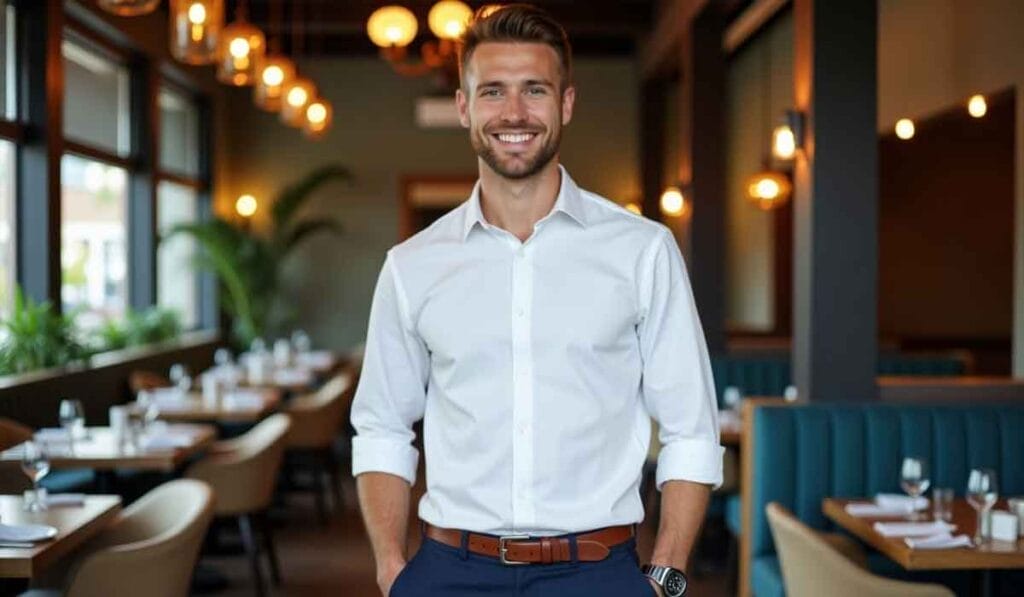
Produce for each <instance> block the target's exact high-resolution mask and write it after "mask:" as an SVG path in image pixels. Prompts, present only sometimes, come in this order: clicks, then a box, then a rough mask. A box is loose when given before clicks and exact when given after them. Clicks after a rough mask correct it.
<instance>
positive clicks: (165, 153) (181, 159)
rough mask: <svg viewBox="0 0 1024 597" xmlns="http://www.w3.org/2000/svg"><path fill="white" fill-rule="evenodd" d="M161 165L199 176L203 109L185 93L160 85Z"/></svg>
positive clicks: (164, 168) (175, 171) (189, 175)
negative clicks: (200, 122)
mask: <svg viewBox="0 0 1024 597" xmlns="http://www.w3.org/2000/svg"><path fill="white" fill-rule="evenodd" d="M159 103H160V169H161V170H163V171H165V172H172V173H174V174H178V175H180V176H186V177H192V178H195V177H198V176H199V109H198V107H197V106H196V105H195V102H193V101H191V99H189V98H188V97H186V96H185V95H184V94H182V93H179V92H178V91H176V90H174V89H171V88H170V87H167V86H164V87H161V89H160V95H159Z"/></svg>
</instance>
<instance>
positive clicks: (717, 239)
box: [679, 3, 726, 353]
mask: <svg viewBox="0 0 1024 597" xmlns="http://www.w3.org/2000/svg"><path fill="white" fill-rule="evenodd" d="M690 23H691V24H690V28H689V31H687V33H686V35H684V37H683V44H682V62H681V64H682V86H683V87H682V89H683V91H682V94H681V96H682V97H681V101H682V104H683V105H682V110H681V112H680V113H681V115H682V117H681V118H680V126H681V131H680V133H681V134H680V137H679V138H680V151H679V160H680V164H679V179H680V180H681V181H683V182H684V183H686V184H687V186H688V189H684V190H687V191H688V192H689V193H688V194H689V199H691V200H692V201H693V203H692V205H693V212H692V216H691V218H690V221H689V245H690V246H689V249H690V250H689V256H690V260H689V266H690V278H691V281H692V283H693V293H694V298H695V300H696V303H697V310H698V311H699V313H700V318H701V322H702V324H703V326H704V336H705V338H706V340H707V343H708V350H709V351H710V352H712V353H720V352H724V351H725V349H726V334H725V279H726V276H725V201H726V197H725V180H726V179H725V126H724V123H725V104H726V102H725V69H726V60H725V53H724V51H723V50H722V35H723V33H724V31H725V17H724V15H723V14H722V13H721V11H720V10H719V8H718V5H717V4H715V3H710V4H709V6H707V7H705V8H704V10H702V11H701V12H700V13H699V14H697V15H696V17H695V18H694V19H693V20H692V21H690Z"/></svg>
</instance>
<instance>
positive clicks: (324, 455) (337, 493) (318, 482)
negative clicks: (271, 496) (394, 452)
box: [286, 370, 355, 522]
mask: <svg viewBox="0 0 1024 597" xmlns="http://www.w3.org/2000/svg"><path fill="white" fill-rule="evenodd" d="M354 394H355V375H354V373H353V372H352V371H350V370H345V371H342V372H341V373H339V374H338V375H335V376H334V377H332V378H331V379H330V380H329V381H328V382H327V383H325V384H324V385H323V386H322V387H321V388H320V389H319V390H317V391H316V392H313V393H311V394H305V395H303V396H297V397H295V398H294V399H292V400H291V402H289V403H288V406H287V413H288V415H289V416H290V417H291V419H292V426H291V429H290V430H289V431H288V437H287V441H286V446H287V462H288V464H289V468H290V469H292V470H294V469H297V468H305V469H308V470H309V471H310V472H311V474H312V479H313V486H312V490H313V492H314V495H315V496H316V505H317V511H318V512H319V513H320V520H321V521H322V522H326V521H327V510H326V507H325V504H324V494H325V490H324V486H323V478H324V476H325V474H326V476H327V477H328V478H329V479H330V484H331V488H330V489H331V495H332V496H333V497H334V507H335V509H339V510H340V509H341V508H342V506H343V503H342V496H341V479H340V475H339V465H338V459H337V457H336V456H335V453H334V441H335V439H336V438H337V437H338V432H339V431H340V430H341V428H342V425H343V423H344V421H345V418H346V417H345V414H346V412H347V410H348V408H349V406H350V405H351V403H352V397H353V395H354Z"/></svg>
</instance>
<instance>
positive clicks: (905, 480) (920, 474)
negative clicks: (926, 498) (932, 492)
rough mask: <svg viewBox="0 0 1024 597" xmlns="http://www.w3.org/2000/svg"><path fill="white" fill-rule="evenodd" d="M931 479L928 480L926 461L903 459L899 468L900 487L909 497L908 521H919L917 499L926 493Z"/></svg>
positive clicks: (921, 459) (910, 458)
mask: <svg viewBox="0 0 1024 597" xmlns="http://www.w3.org/2000/svg"><path fill="white" fill-rule="evenodd" d="M929 485H931V479H929V478H928V461H927V460H925V459H924V458H913V457H908V458H904V459H903V466H902V467H901V468H900V487H902V488H903V491H905V492H906V493H907V495H909V496H910V504H911V505H910V520H921V514H920V513H919V512H918V510H917V498H918V497H920V496H921V494H923V493H924V492H926V491H928V486H929Z"/></svg>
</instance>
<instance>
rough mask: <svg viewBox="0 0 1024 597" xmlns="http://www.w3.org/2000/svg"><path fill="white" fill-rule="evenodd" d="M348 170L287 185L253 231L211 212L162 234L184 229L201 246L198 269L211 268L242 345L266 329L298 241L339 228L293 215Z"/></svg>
mask: <svg viewBox="0 0 1024 597" xmlns="http://www.w3.org/2000/svg"><path fill="white" fill-rule="evenodd" d="M349 179H350V175H349V172H348V170H346V169H345V168H342V167H340V166H336V165H331V166H325V167H322V168H319V169H317V170H314V171H313V172H311V173H310V174H308V175H307V176H305V177H303V178H302V179H301V180H299V181H298V182H296V183H294V184H292V185H290V186H288V187H286V188H285V189H284V190H282V191H281V193H280V194H279V195H278V196H277V198H276V199H275V200H274V202H273V205H272V207H271V210H270V228H269V230H268V231H267V234H266V235H258V234H255V233H252V232H249V231H248V230H246V229H244V228H243V227H242V226H241V225H238V224H235V223H232V222H229V221H227V220H224V219H221V218H217V217H214V218H212V219H210V220H208V221H204V222H194V223H188V224H180V225H178V226H175V227H174V228H172V229H171V231H170V232H169V234H168V235H167V237H165V239H163V240H166V238H170V237H171V236H173V235H176V234H187V235H189V236H191V237H192V238H194V239H195V240H196V241H197V243H198V244H199V246H200V248H201V250H200V251H199V253H198V255H197V257H196V264H197V266H198V267H199V268H201V269H205V270H207V271H210V272H213V273H214V274H215V275H216V276H217V279H218V280H219V281H220V284H221V293H220V297H221V306H222V307H223V309H224V311H226V312H227V314H228V315H230V316H231V319H232V322H233V328H232V335H233V336H234V339H235V341H236V343H238V344H239V346H241V347H246V346H248V345H249V343H250V342H252V340H253V339H254V338H256V337H258V336H263V335H266V334H267V331H268V328H269V326H270V325H271V319H272V316H273V314H274V312H275V311H274V310H275V308H280V305H279V302H280V301H279V299H280V295H279V293H280V276H281V266H282V264H283V262H284V260H285V258H287V256H288V255H289V254H290V253H291V252H292V251H293V250H294V249H295V247H296V246H298V245H299V244H300V243H301V242H302V241H303V240H305V239H307V238H309V237H310V236H312V235H313V234H315V233H318V232H322V231H330V232H334V233H336V234H338V233H340V232H341V226H340V225H339V224H338V223H337V222H336V221H334V220H332V219H329V218H303V219H299V218H298V213H299V212H300V210H301V208H302V206H303V205H304V204H305V203H306V202H307V201H309V199H310V198H311V197H312V196H313V192H314V191H316V190H317V189H318V188H320V187H321V186H322V185H324V184H326V183H327V182H330V181H332V180H349Z"/></svg>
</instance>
